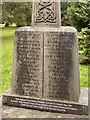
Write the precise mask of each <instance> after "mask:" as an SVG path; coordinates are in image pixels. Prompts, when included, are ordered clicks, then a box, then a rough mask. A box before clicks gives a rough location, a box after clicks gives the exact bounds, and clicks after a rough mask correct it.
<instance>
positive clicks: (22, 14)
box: [2, 2, 32, 27]
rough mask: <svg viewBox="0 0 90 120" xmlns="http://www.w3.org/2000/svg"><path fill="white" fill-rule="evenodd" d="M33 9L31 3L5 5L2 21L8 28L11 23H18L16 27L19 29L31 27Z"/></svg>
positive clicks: (9, 3)
mask: <svg viewBox="0 0 90 120" xmlns="http://www.w3.org/2000/svg"><path fill="white" fill-rule="evenodd" d="M31 9H32V4H31V3H30V2H29V3H27V2H25V3H24V2H22V3H20V2H19V3H17V2H16V3H15V2H8V3H3V10H2V11H3V12H2V20H3V21H4V22H5V23H6V26H8V25H10V24H11V23H16V25H17V26H19V27H21V26H25V25H30V24H31Z"/></svg>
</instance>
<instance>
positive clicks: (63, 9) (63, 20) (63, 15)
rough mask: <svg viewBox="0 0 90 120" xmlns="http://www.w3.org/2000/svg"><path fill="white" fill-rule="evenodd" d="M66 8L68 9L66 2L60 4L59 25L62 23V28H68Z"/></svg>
mask: <svg viewBox="0 0 90 120" xmlns="http://www.w3.org/2000/svg"><path fill="white" fill-rule="evenodd" d="M68 7H69V3H68V2H61V23H62V26H69V25H70V22H69V16H68V12H67V9H68Z"/></svg>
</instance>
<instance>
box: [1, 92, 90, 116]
mask: <svg viewBox="0 0 90 120" xmlns="http://www.w3.org/2000/svg"><path fill="white" fill-rule="evenodd" d="M86 97H87V96H86ZM86 97H85V98H86ZM81 99H83V98H82V97H81ZM81 101H82V100H80V103H75V102H67V101H58V100H57V101H56V100H48V99H39V98H31V97H26V96H19V95H12V94H11V91H10V90H9V91H8V92H6V93H5V94H3V96H2V102H3V105H10V106H16V107H24V108H32V109H38V110H42V111H43V110H44V111H52V112H59V113H64V114H76V115H88V104H87V102H85V103H86V104H85V103H84V104H82V103H81Z"/></svg>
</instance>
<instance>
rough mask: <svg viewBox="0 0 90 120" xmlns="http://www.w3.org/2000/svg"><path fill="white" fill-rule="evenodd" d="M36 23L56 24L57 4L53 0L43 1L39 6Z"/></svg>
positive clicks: (41, 0)
mask: <svg viewBox="0 0 90 120" xmlns="http://www.w3.org/2000/svg"><path fill="white" fill-rule="evenodd" d="M35 22H36V23H55V22H56V16H55V3H54V2H53V1H52V0H48V1H43V0H40V2H39V3H38V4H37V7H36V16H35Z"/></svg>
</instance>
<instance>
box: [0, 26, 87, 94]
mask: <svg viewBox="0 0 90 120" xmlns="http://www.w3.org/2000/svg"><path fill="white" fill-rule="evenodd" d="M16 29H17V28H2V64H0V67H2V76H1V78H2V82H1V81H0V88H1V86H2V91H1V90H0V95H1V94H2V93H3V92H5V91H6V90H7V89H8V88H10V86H11V81H12V61H13V48H14V33H15V30H16ZM80 83H81V87H88V66H86V65H80Z"/></svg>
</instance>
